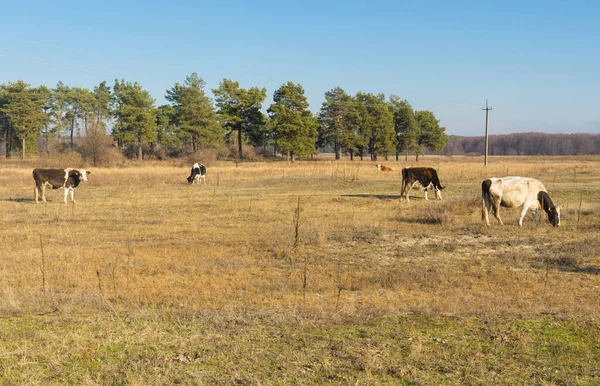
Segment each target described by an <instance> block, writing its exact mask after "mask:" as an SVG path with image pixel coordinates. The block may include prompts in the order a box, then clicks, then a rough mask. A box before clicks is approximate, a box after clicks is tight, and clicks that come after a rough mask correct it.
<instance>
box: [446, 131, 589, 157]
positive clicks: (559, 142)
mask: <svg viewBox="0 0 600 386" xmlns="http://www.w3.org/2000/svg"><path fill="white" fill-rule="evenodd" d="M484 141H485V138H484V137H457V138H450V140H449V141H448V144H447V145H446V147H445V148H444V150H443V151H442V154H444V155H468V154H478V155H479V154H483V153H484V151H485V142H484ZM488 147H489V154H490V155H502V156H506V155H588V154H600V134H545V133H518V134H505V135H491V136H490V137H489V141H488Z"/></svg>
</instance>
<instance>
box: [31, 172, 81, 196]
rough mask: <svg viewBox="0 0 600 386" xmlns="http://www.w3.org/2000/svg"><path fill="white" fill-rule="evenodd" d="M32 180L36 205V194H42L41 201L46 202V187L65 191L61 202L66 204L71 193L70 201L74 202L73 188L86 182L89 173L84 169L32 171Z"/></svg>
mask: <svg viewBox="0 0 600 386" xmlns="http://www.w3.org/2000/svg"><path fill="white" fill-rule="evenodd" d="M32 174H33V179H34V181H35V187H34V188H33V199H34V200H35V203H36V204H37V203H38V194H39V192H40V191H41V192H42V200H44V202H46V186H49V187H51V188H52V189H60V188H63V189H64V190H65V192H64V193H65V194H64V198H63V201H64V203H65V204H66V203H67V195H68V194H69V192H70V193H71V201H72V202H75V198H74V197H73V193H74V191H75V188H76V187H78V186H79V184H80V183H81V182H87V175H88V174H91V172H89V171H86V170H85V169H79V170H76V169H73V168H66V169H33V173H32Z"/></svg>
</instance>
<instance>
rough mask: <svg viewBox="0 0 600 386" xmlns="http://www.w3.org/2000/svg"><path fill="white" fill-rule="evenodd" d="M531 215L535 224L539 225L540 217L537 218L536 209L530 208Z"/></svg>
mask: <svg viewBox="0 0 600 386" xmlns="http://www.w3.org/2000/svg"><path fill="white" fill-rule="evenodd" d="M531 215H532V216H533V221H535V225H540V219H539V218H538V215H537V211H536V210H532V211H531Z"/></svg>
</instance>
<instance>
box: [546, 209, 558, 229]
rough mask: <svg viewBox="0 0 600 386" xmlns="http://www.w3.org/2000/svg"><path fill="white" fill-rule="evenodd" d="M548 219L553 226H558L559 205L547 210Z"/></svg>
mask: <svg viewBox="0 0 600 386" xmlns="http://www.w3.org/2000/svg"><path fill="white" fill-rule="evenodd" d="M547 213H548V221H549V222H550V224H552V225H553V226H555V227H559V226H560V206H555V207H554V208H550V210H548V212H547Z"/></svg>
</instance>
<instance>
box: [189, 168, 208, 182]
mask: <svg viewBox="0 0 600 386" xmlns="http://www.w3.org/2000/svg"><path fill="white" fill-rule="evenodd" d="M187 180H188V184H190V185H193V184H194V182H195V181H198V185H199V184H200V180H202V182H203V183H204V185H206V166H204V165H202V164H201V163H198V162H196V163H195V164H194V165H192V171H191V173H190V176H189V177H188V178H187Z"/></svg>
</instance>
